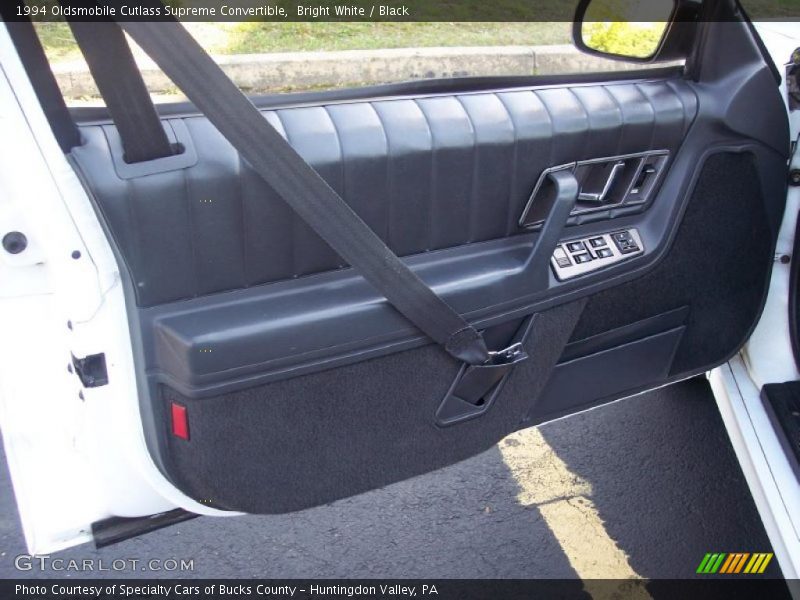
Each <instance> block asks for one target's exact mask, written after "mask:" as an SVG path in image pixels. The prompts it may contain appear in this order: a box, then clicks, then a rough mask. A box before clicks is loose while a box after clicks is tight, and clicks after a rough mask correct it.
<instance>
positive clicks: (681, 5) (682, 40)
mask: <svg viewBox="0 0 800 600" xmlns="http://www.w3.org/2000/svg"><path fill="white" fill-rule="evenodd" d="M604 1H608V0H581V1H580V2H579V4H578V7H577V9H576V11H575V18H574V19H573V25H572V41H573V43H574V44H575V46H576V47H577V48H578V49H579V50H580V51H581V52H585V53H586V54H591V55H593V56H600V57H603V58H608V59H611V60H623V61H627V62H638V63H652V62H661V61H672V60H681V59H685V58H686V57H687V56H688V55H689V53H690V52H691V49H692V46H693V44H694V38H695V32H696V30H697V23H698V21H699V18H700V8H701V2H700V1H699V0H644V1H645V2H649V3H650V6H649V7H647V8H646V9H645V10H644V12H642V10H641V8H640V9H639V14H638V16H642V15H643V14H645V15H648V16H649V15H652V16H653V17H654V18H658V17H657V16H656V15H658V16H661V15H663V16H666V15H668V17H667V18H666V21H655V22H654V23H653V25H655V26H656V28H658V24H660V23H661V22H663V23H664V26H663V32H662V33H661V38H660V40H658V41H655V40H654V41H653V50H652V52H651V53H648V54H647V55H646V56H642V55H641V54H635V53H634V54H631V53H629V54H624V53H621V52H620V53H614V52H610V51H608V50H605V49H599V48H597V47H592V46H591V45H589V43H588V42H587V40H586V39H585V33H586V31H585V29H586V26H587V25H589V26H591V25H593V24H595V23H597V24H598V25H602V23H600V22H599V21H592V20H589V21H587V20H586V17H587V13H588V12H589V11H590V9H592V8H596V7H597V6H598V5H599V4H600V3H602V2H604ZM611 1H612V2H613V1H614V0H611ZM659 3H660V5H658V4H659ZM670 4H671V5H672V6H669V5H670ZM665 5H666V10H665ZM589 17H590V19H591V17H592V15H591V14H590V15H589ZM628 23H630V24H631V25H633V26H634V27H635V26H636V25H643V23H639V22H634V21H622V20H620V21H614V22H613V23H609V24H613V25H618V24H619V25H627V24H628Z"/></svg>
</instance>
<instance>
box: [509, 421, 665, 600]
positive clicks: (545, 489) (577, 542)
mask: <svg viewBox="0 0 800 600" xmlns="http://www.w3.org/2000/svg"><path fill="white" fill-rule="evenodd" d="M499 448H500V452H501V454H502V455H503V460H504V461H505V463H506V465H507V466H508V468H509V469H510V470H511V473H512V474H513V475H514V479H515V480H516V481H517V484H518V485H519V487H520V492H519V494H518V496H517V499H518V501H519V502H520V504H523V505H525V506H536V507H537V508H538V509H539V512H540V513H541V515H542V517H543V518H544V520H545V522H546V523H547V526H548V527H549V528H550V530H551V531H552V532H553V535H554V536H555V538H556V540H558V543H559V545H560V546H561V549H562V550H563V551H564V554H565V555H566V557H567V560H569V563H570V565H571V566H572V568H573V569H574V570H575V572H576V573H577V574H578V576H579V577H580V578H581V579H622V580H631V581H628V582H623V583H622V584H621V585H620V586H619V588H618V589H616V590H611V587H610V586H607V585H605V586H599V585H598V586H595V590H592V589H587V591H588V592H589V593H591V594H592V595H593V596H594V597H595V598H598V597H603V598H605V597H613V596H615V595H616V594H618V593H619V592H620V591H624V592H625V597H630V598H641V599H642V600H644V599H647V598H650V595H649V594H648V593H647V590H646V589H645V588H644V580H642V577H641V576H640V575H639V574H638V573H636V571H634V570H633V568H632V567H631V565H630V563H629V562H628V556H627V555H626V554H625V552H623V551H622V550H621V549H620V548H619V546H617V544H616V542H614V540H612V539H611V537H610V536H609V535H608V532H607V531H606V528H605V525H604V524H603V520H602V519H601V518H600V515H599V513H598V512H597V509H596V508H595V506H594V504H593V503H592V500H591V494H592V486H591V484H589V482H587V481H585V480H583V479H581V478H580V477H578V476H577V475H575V474H574V473H572V472H571V471H570V470H569V468H568V467H567V465H566V464H565V463H564V461H562V460H561V459H560V458H559V457H558V455H557V454H556V453H555V451H554V450H553V449H552V448H551V447H550V445H549V444H548V443H547V441H546V440H545V439H544V437H542V434H541V433H540V432H539V430H538V429H533V428H531V429H525V430H523V431H519V432H517V433H514V434H512V435H510V436H508V437H507V438H506V439H505V440H503V441H502V442H500V445H499ZM636 580H638V581H636ZM601 588H602V589H601ZM622 588H624V590H623V589H622Z"/></svg>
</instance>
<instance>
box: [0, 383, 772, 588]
mask: <svg viewBox="0 0 800 600" xmlns="http://www.w3.org/2000/svg"><path fill="white" fill-rule="evenodd" d="M54 459H56V457H54ZM2 464H3V465H5V461H4V460H3V461H2ZM0 507H2V508H0V577H3V578H18V577H48V576H49V577H58V576H64V575H66V573H63V572H54V571H48V570H46V571H44V572H43V571H41V570H39V569H38V568H34V569H32V570H30V571H18V570H17V569H15V567H14V559H15V557H16V556H17V555H19V554H22V553H24V552H25V546H24V541H23V537H22V533H21V530H20V525H19V519H18V516H17V511H16V506H15V501H14V496H13V492H12V489H11V484H10V482H9V479H8V473H7V470H6V467H5V466H3V467H2V475H1V476H0ZM740 551H741V552H770V551H771V548H770V544H769V541H768V539H767V536H766V534H765V532H764V528H763V525H762V523H761V521H760V518H759V516H758V513H757V511H756V509H755V505H754V503H753V500H752V498H751V496H750V493H749V491H748V488H747V485H746V483H745V480H744V477H743V475H742V472H741V469H740V468H739V465H738V463H737V461H736V457H735V455H734V452H733V449H732V448H731V445H730V442H729V440H728V437H727V434H726V432H725V429H724V427H723V424H722V421H721V419H720V416H719V414H718V411H717V408H716V405H715V404H714V402H713V399H712V398H711V395H710V389H709V387H708V383H707V382H706V381H705V379H700V378H698V379H694V380H691V381H689V382H684V383H682V384H678V385H674V386H671V387H669V388H665V389H662V390H656V391H654V392H650V393H647V394H643V395H640V396H636V397H633V398H629V399H626V400H622V401H619V402H616V403H614V404H611V405H608V406H605V407H602V408H599V409H596V410H592V411H589V412H586V413H583V414H580V415H575V416H573V417H570V418H568V419H563V420H560V421H556V422H553V423H549V424H545V425H543V426H541V427H539V428H532V429H529V430H525V431H523V432H520V433H517V434H514V435H513V436H510V437H509V438H507V439H506V440H504V441H503V442H501V443H500V444H498V445H497V446H496V447H494V448H492V449H491V450H489V451H487V452H485V453H483V454H481V455H479V456H476V457H474V458H472V459H470V460H467V461H465V462H462V463H459V464H457V465H454V466H452V467H449V468H447V469H444V470H441V471H438V472H435V473H431V474H428V475H425V476H421V477H417V478H415V479H413V480H410V481H406V482H402V483H399V484H395V485H392V486H389V487H387V488H384V489H381V490H376V491H373V492H370V493H367V494H363V495H361V496H358V497H354V498H349V499H346V500H341V501H338V502H335V503H333V504H330V505H327V506H322V507H317V508H313V509H310V510H306V511H303V512H299V513H294V514H288V515H281V516H246V517H236V518H215V519H212V518H206V517H203V518H198V519H194V520H192V521H188V522H185V523H182V524H180V525H177V526H173V527H170V528H167V529H164V530H161V531H157V532H154V533H151V534H147V535H144V536H141V537H139V538H134V539H132V540H128V541H126V542H123V543H120V544H117V545H114V546H111V547H108V548H104V549H101V550H95V549H94V548H93V547H92V546H90V545H84V546H80V547H77V548H73V549H70V550H67V551H65V552H62V553H59V555H58V557H59V558H78V559H86V558H94V559H98V558H102V559H103V561H104V563H105V564H106V565H108V564H111V563H112V561H114V560H115V559H125V560H130V559H139V560H140V561H145V560H147V559H151V558H157V559H161V560H162V561H167V560H168V559H178V560H180V559H192V561H193V564H192V570H191V571H185V572H152V571H141V570H122V571H116V572H104V573H100V574H99V575H101V576H119V577H160V576H164V577H176V576H177V577H208V578H218V577H259V578H293V577H297V578H348V577H349V578H367V577H373V578H384V577H386V578H395V577H397V578H573V577H581V578H593V577H603V576H605V577H615V578H627V577H642V578H648V579H654V578H686V577H693V576H694V574H695V570H696V568H697V566H698V564H699V563H700V561H701V560H702V558H703V556H704V555H705V553H707V552H740ZM68 575H69V576H70V577H72V578H79V577H93V576H97V575H98V573H92V572H86V573H82V572H77V573H76V572H71V573H69V574H68ZM766 575H767V576H770V577H780V569H779V566H778V565H777V561H773V562H772V563H771V565H770V566H769V568H768V569H767V572H766Z"/></svg>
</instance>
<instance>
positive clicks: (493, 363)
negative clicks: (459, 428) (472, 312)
mask: <svg viewBox="0 0 800 600" xmlns="http://www.w3.org/2000/svg"><path fill="white" fill-rule="evenodd" d="M527 358H528V353H527V352H525V348H524V347H523V346H522V342H515V343H513V344H511V345H510V346H508V347H507V348H505V349H503V350H497V351H492V352H489V358H488V359H487V360H486V362H485V363H483V364H482V365H467V364H464V365H462V366H461V369H460V370H459V372H458V375H456V378H455V380H454V381H453V384H452V385H451V386H450V389H449V390H448V391H447V394H445V397H444V400H442V403H441V404H440V405H439V409H438V410H437V411H436V424H437V425H440V426H443V427H444V426H448V425H454V424H455V423H460V422H462V421H466V420H468V419H474V418H476V417H478V416H480V415H482V414H483V413H485V412H486V411H487V410H489V407H490V406H491V405H492V402H493V401H494V399H495V397H497V395H498V394H499V393H500V390H501V389H502V387H503V384H504V383H505V381H506V379H507V378H508V376H509V375H510V374H511V371H512V370H513V369H514V366H515V365H517V364H519V363H521V362H523V361H524V360H527Z"/></svg>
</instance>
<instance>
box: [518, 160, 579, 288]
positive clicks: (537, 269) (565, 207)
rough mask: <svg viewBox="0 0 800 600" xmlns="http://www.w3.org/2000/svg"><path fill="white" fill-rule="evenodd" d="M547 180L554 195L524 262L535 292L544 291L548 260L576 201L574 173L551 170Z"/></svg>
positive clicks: (548, 272) (547, 280)
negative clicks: (551, 185)
mask: <svg viewBox="0 0 800 600" xmlns="http://www.w3.org/2000/svg"><path fill="white" fill-rule="evenodd" d="M547 178H548V179H549V180H550V181H551V182H552V184H553V187H554V194H553V195H552V203H551V204H550V206H549V208H548V209H547V217H545V219H544V223H542V228H541V230H540V231H539V237H538V238H537V239H536V243H535V244H534V246H533V249H532V250H531V253H530V255H529V256H528V260H527V262H526V265H525V266H526V269H530V271H531V273H532V275H531V276H532V279H533V282H534V285H535V288H536V289H545V288H546V287H547V285H548V282H549V278H550V257H551V256H552V255H553V251H554V250H555V249H556V246H557V245H558V242H559V240H560V239H561V234H562V232H563V231H564V226H565V225H566V224H567V219H568V218H569V215H570V213H571V212H572V209H573V207H574V206H575V201H576V200H577V199H578V193H579V186H578V180H577V179H576V178H575V174H574V173H573V172H572V170H570V169H561V170H558V171H551V172H549V173H548V174H547Z"/></svg>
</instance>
